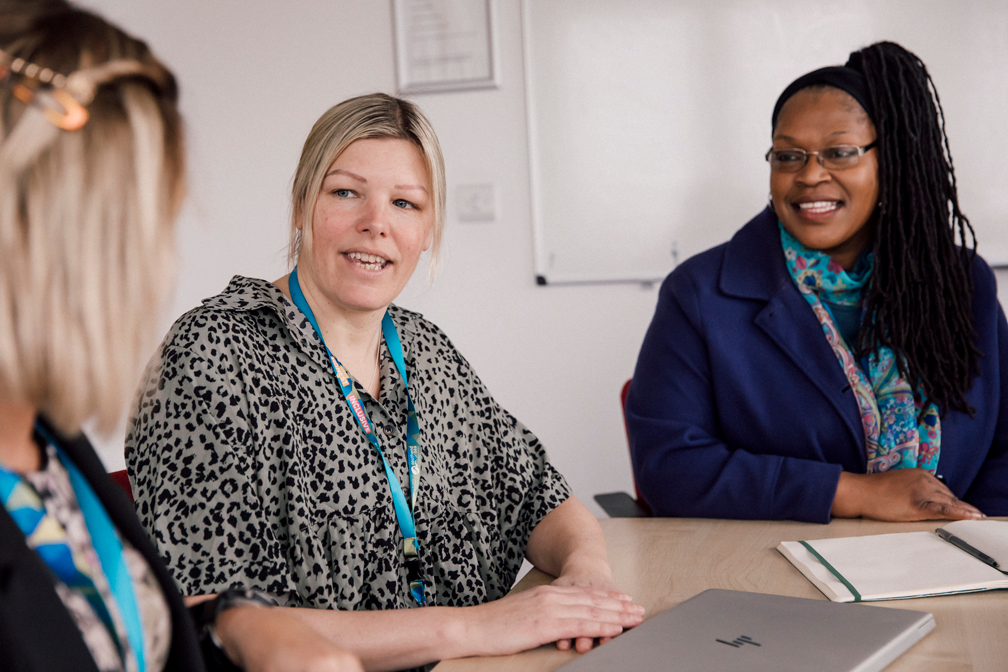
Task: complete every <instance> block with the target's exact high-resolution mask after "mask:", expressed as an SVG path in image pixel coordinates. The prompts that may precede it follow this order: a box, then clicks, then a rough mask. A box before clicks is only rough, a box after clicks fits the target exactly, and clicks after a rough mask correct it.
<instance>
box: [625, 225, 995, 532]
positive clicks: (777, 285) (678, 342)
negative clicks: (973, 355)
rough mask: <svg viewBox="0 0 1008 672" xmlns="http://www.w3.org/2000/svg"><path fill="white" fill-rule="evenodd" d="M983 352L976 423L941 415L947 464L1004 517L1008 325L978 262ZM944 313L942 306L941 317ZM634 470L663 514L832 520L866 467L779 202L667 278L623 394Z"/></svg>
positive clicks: (851, 409) (959, 490) (956, 479)
mask: <svg viewBox="0 0 1008 672" xmlns="http://www.w3.org/2000/svg"><path fill="white" fill-rule="evenodd" d="M971 271H972V274H973V283H974V296H973V315H974V319H975V327H976V331H977V334H978V345H979V347H980V350H981V351H982V352H983V353H984V355H985V356H984V357H983V358H982V359H981V360H980V375H979V377H977V378H976V379H975V380H974V383H973V387H972V388H971V389H970V390H969V392H968V393H967V395H966V400H967V402H968V403H969V404H970V405H972V406H973V407H974V408H975V409H976V415H975V416H974V417H973V418H972V419H971V418H970V417H969V416H968V415H966V414H963V413H959V412H957V411H952V410H950V411H948V412H947V413H946V414H945V416H944V417H942V419H941V454H940V457H939V461H938V473H939V474H941V475H942V476H944V477H945V480H946V483H947V485H948V487H949V488H950V489H951V490H952V492H954V493H955V494H956V496H957V497H959V498H961V499H964V500H966V501H967V502H970V503H971V504H973V505H974V506H976V507H977V508H979V509H980V510H981V511H983V512H984V513H986V514H988V515H1000V516H1004V515H1008V405H1006V403H1008V397H1006V393H1008V323H1006V322H1005V316H1004V313H1003V312H1002V310H1001V306H1000V304H999V303H998V300H997V289H996V285H995V279H994V273H993V272H992V271H991V269H990V267H989V266H988V265H987V264H986V263H985V262H984V261H983V260H981V259H980V258H977V259H976V260H975V261H974V263H973V265H972V269H971ZM934 318H935V319H943V318H944V316H943V315H935V316H934ZM626 414H627V425H628V428H629V433H630V449H631V454H632V459H633V468H634V475H635V477H636V479H637V485H638V487H639V488H640V491H641V493H642V495H643V496H644V499H645V500H646V501H647V503H648V504H649V505H650V506H651V508H652V510H653V511H654V513H655V515H659V516H696V517H710V518H751V519H794V520H803V521H810V522H821V523H826V522H829V520H830V509H831V507H832V505H833V497H834V495H835V494H836V487H837V481H838V480H839V478H840V473H841V470H843V471H850V472H854V473H865V470H866V468H867V460H866V456H865V437H864V430H863V429H862V426H861V419H860V415H859V412H858V406H857V401H856V400H855V398H854V393H853V392H852V391H851V388H850V385H849V384H848V383H847V378H846V377H845V376H844V372H843V369H842V368H841V367H840V364H839V362H838V361H837V358H836V356H835V355H834V354H833V351H832V349H831V348H830V346H829V344H828V343H827V342H826V339H825V338H824V337H823V333H822V329H821V327H820V325H819V322H818V320H817V319H816V317H815V315H814V314H813V312H812V311H811V310H810V309H809V306H808V303H806V301H805V299H804V298H802V296H801V294H800V293H799V291H798V288H797V287H795V284H794V282H793V281H792V280H791V276H790V275H789V274H788V271H787V268H786V266H785V264H784V253H783V251H782V249H781V244H780V235H779V232H778V229H777V217H776V215H775V214H774V213H773V212H771V211H770V210H769V209H768V210H764V211H763V212H762V213H760V214H759V215H757V216H756V217H755V218H753V219H752V220H751V221H750V222H749V223H748V224H746V225H745V226H744V227H743V228H742V229H741V230H740V231H739V232H738V233H736V234H735V236H734V237H733V238H732V239H731V241H729V242H728V243H725V244H724V245H720V246H718V247H715V248H713V249H711V250H708V251H706V252H703V253H702V254H698V255H697V256H695V257H692V258H691V259H689V260H688V261H686V262H685V263H683V264H682V265H681V266H679V267H678V268H677V269H676V270H675V271H674V272H673V273H672V274H671V275H669V276H668V278H666V280H665V282H664V283H663V284H662V288H661V292H660V293H659V296H658V306H657V309H656V311H655V316H654V319H653V320H652V322H651V326H650V328H649V329H648V332H647V335H646V336H645V338H644V345H643V346H642V348H641V352H640V357H639V359H638V360H637V369H636V371H635V372H634V378H633V384H632V385H631V387H630V394H629V396H628V398H627V404H626Z"/></svg>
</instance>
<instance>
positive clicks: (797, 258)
mask: <svg viewBox="0 0 1008 672" xmlns="http://www.w3.org/2000/svg"><path fill="white" fill-rule="evenodd" d="M778 226H779V227H780V234H781V245H782V246H783V248H784V258H785V260H786V261H787V267H788V271H789V272H790V273H791V279H793V280H794V282H795V284H796V285H798V289H799V290H800V291H801V295H802V296H803V297H805V300H806V301H808V304H809V305H810V306H811V307H812V311H813V312H814V313H815V316H816V318H817V319H818V320H819V324H820V325H822V330H823V334H824V335H825V336H826V341H827V342H828V343H829V344H830V347H831V348H832V349H833V354H835V355H836V357H837V359H838V360H839V361H840V366H841V367H843V371H844V374H845V375H846V376H847V380H848V382H850V385H851V389H852V390H853V391H854V396H855V397H856V398H857V403H858V409H859V410H860V411H861V425H862V426H863V427H864V433H865V446H866V449H867V453H868V455H867V457H868V473H869V474H872V473H876V472H880V471H888V470H890V469H911V468H914V467H920V468H921V469H927V470H928V471H930V472H931V473H932V474H933V473H935V472H936V470H937V468H938V454H939V452H940V449H941V421H940V419H939V417H938V409H937V407H936V406H935V405H934V404H929V405H928V407H927V410H926V412H925V413H924V414H923V415H921V414H920V410H921V404H920V403H918V402H916V401H915V400H914V397H913V390H912V388H911V387H910V384H909V383H907V382H906V381H905V380H903V378H902V377H901V376H900V375H899V369H898V367H897V366H896V359H895V356H894V355H893V351H892V350H890V349H889V348H886V347H879V348H878V349H877V350H876V351H875V352H874V353H872V354H870V355H868V357H866V358H865V359H863V360H862V362H861V366H859V365H858V363H857V362H856V361H855V359H854V353H853V350H852V349H851V348H850V346H849V345H848V344H847V343H846V342H845V341H844V338H843V336H841V335H840V330H839V329H837V326H836V321H835V320H834V319H833V316H832V315H831V314H830V311H829V307H828V306H826V305H825V304H824V303H823V302H824V301H825V302H826V303H832V304H836V305H841V306H856V305H858V304H860V302H861V293H862V289H863V287H864V286H865V285H866V284H867V283H868V279H869V278H870V277H871V272H872V264H873V260H872V255H871V254H865V255H862V256H861V258H860V259H859V260H858V263H857V264H856V265H855V267H854V268H853V269H851V271H850V273H848V272H847V271H845V270H844V269H843V268H842V267H841V266H840V265H839V264H837V263H836V262H834V261H833V260H832V259H830V257H829V256H828V255H826V254H824V253H822V252H819V251H818V250H810V249H809V248H807V247H805V246H804V245H802V244H801V243H800V242H798V240H797V239H795V238H794V236H792V235H791V234H790V233H788V232H787V231H786V230H785V229H784V227H783V226H782V225H780V223H778ZM866 372H867V373H866ZM918 417H919V418H920V420H919V421H918Z"/></svg>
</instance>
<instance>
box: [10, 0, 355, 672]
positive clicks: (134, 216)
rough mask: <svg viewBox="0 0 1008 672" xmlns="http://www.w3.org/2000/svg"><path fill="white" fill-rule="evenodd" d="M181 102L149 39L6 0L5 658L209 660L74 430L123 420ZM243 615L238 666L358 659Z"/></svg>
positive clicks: (158, 282) (192, 664)
mask: <svg viewBox="0 0 1008 672" xmlns="http://www.w3.org/2000/svg"><path fill="white" fill-rule="evenodd" d="M176 101H177V88H176V84H175V80H174V77H173V76H172V74H171V73H170V72H169V71H168V70H167V69H166V68H165V67H164V66H163V65H162V64H161V63H160V62H159V61H158V60H157V59H156V58H155V57H154V56H153V55H152V54H151V53H150V51H149V50H148V49H147V47H146V45H145V44H144V43H143V42H140V41H139V40H136V39H134V38H132V37H130V36H128V35H126V34H125V33H123V32H122V31H120V30H119V29H117V28H115V27H114V26H111V25H109V24H108V23H106V22H105V21H104V20H102V19H101V18H99V17H97V16H95V15H93V14H90V13H87V12H82V11H79V10H76V9H74V8H72V7H70V6H68V5H67V4H65V3H64V2H39V1H35V2H25V1H21V2H13V1H9V0H0V667H2V668H3V669H4V670H15V671H17V670H46V671H47V672H48V671H52V670H88V671H94V670H98V671H100V672H110V671H120V670H122V671H129V672H133V671H134V670H139V671H151V672H159V671H161V670H196V671H199V670H203V669H205V665H204V661H203V655H202V653H201V646H200V642H199V641H198V639H197V635H196V632H195V630H194V628H193V625H192V621H191V620H190V616H189V613H188V612H187V610H186V608H185V606H184V604H183V601H182V598H181V596H180V595H179V593H178V591H177V589H176V588H175V585H174V583H173V582H172V580H171V577H170V576H169V575H168V573H167V572H166V571H165V569H164V566H163V565H162V563H161V561H160V559H159V558H158V556H157V553H156V551H155V549H154V546H153V545H152V544H151V543H150V540H149V539H148V538H147V536H146V534H145V533H144V531H143V528H142V527H141V526H140V523H139V522H138V521H137V519H136V515H135V513H134V512H133V510H132V507H131V506H130V503H129V501H128V500H127V499H126V498H125V496H124V495H123V494H122V493H121V492H120V491H119V490H117V488H116V486H115V485H114V484H113V483H112V481H111V480H109V479H108V477H107V476H106V474H105V472H104V469H103V467H102V465H101V462H100V461H99V460H98V458H97V456H96V455H95V453H94V451H93V449H92V448H91V446H90V445H89V443H88V441H87V439H86V438H85V437H84V436H83V435H82V434H81V424H82V423H83V422H84V421H86V420H88V419H92V418H94V419H96V420H97V422H98V426H99V427H100V428H104V429H109V428H111V427H113V426H114V425H115V423H116V421H117V419H118V417H119V414H120V411H121V409H122V408H123V406H124V404H125V401H126V400H127V397H128V396H129V395H130V394H131V393H132V391H133V390H134V388H135V386H136V382H137V376H138V373H139V367H138V365H139V364H140V363H141V360H142V359H143V358H144V357H145V356H146V354H147V353H148V352H149V348H150V346H151V345H152V342H151V339H150V337H151V335H152V334H151V333H150V330H151V328H152V327H154V326H156V324H157V320H156V316H157V309H158V307H159V306H160V304H161V302H162V299H163V298H164V295H165V290H166V289H167V287H168V286H169V284H170V281H171V275H172V273H171V268H172V257H173V249H174V245H173V221H174V219H175V215H176V214H177V212H178V210H179V206H180V204H181V201H182V198H183V195H184V191H185V190H184V181H183V172H184V171H183V167H184V148H183V141H182V123H181V119H180V117H179V113H178V109H177V104H176ZM245 609H249V610H251V609H254V607H249V606H246V607H245ZM245 622H246V628H245V630H244V631H243V633H240V635H233V634H230V633H227V632H222V633H221V634H222V635H224V636H229V639H230V640H233V641H236V642H239V644H240V647H239V651H240V652H243V653H244V654H246V655H245V657H243V658H242V659H241V660H242V662H243V663H248V664H247V665H245V667H246V669H250V670H252V669H299V668H304V667H306V666H307V664H308V663H309V662H324V663H325V664H326V665H328V666H327V667H325V668H324V669H347V670H355V669H360V667H359V664H358V663H357V661H356V660H355V659H354V658H353V657H351V656H349V654H345V653H344V652H342V651H339V650H338V649H336V648H335V647H332V646H331V645H328V644H327V643H326V642H324V641H321V640H318V641H316V640H317V638H316V637H313V636H312V635H311V634H310V633H309V634H306V633H303V632H301V629H300V628H291V627H289V626H285V623H284V621H283V620H282V619H280V620H277V619H273V620H272V621H271V623H272V624H273V625H272V626H271V628H272V629H271V631H270V632H269V633H267V634H265V635H264V633H263V632H261V629H257V628H256V621H255V619H250V618H246V619H245ZM264 643H266V644H269V652H272V655H259V653H260V651H259V649H257V648H256V647H257V646H261V645H262V644H264ZM204 649H205V650H210V649H209V648H207V647H204ZM278 660H279V661H280V663H282V664H277V661H278ZM222 662H223V661H218V660H216V659H213V658H209V659H208V660H207V663H208V667H210V669H214V668H215V667H219V666H220V665H219V663H222ZM229 667H230V669H234V668H233V666H230V663H226V664H224V665H223V668H222V669H228V668H229Z"/></svg>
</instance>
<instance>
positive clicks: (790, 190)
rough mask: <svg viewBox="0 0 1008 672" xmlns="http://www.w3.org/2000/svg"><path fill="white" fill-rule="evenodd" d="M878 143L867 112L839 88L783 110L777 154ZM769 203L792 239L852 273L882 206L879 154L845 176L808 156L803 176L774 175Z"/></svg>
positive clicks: (803, 94)
mask: <svg viewBox="0 0 1008 672" xmlns="http://www.w3.org/2000/svg"><path fill="white" fill-rule="evenodd" d="M874 141H875V125H874V124H872V122H871V120H870V119H869V118H868V115H867V114H866V113H865V111H864V109H862V107H861V106H860V105H859V104H858V102H857V101H856V100H854V98H853V97H851V96H850V95H848V94H847V93H845V92H843V91H840V90H839V89H834V88H809V89H803V90H801V91H799V92H798V93H796V94H794V95H793V96H792V97H791V98H790V99H789V100H788V101H787V102H786V103H785V104H784V107H783V108H782V109H781V112H780V115H779V116H778V118H777V127H776V128H775V129H774V134H773V148H774V149H775V150H780V149H803V150H805V151H806V152H814V151H819V150H822V149H825V148H826V147H834V146H836V145H857V146H859V147H863V146H865V145H867V144H869V143H872V142H874ZM770 197H771V200H772V202H773V207H774V210H776V211H777V216H778V217H779V218H780V221H781V224H783V225H784V228H785V229H787V231H788V233H790V234H791V235H793V236H794V237H795V238H797V239H798V241H799V242H800V243H801V244H802V245H804V246H805V247H809V248H812V249H814V250H820V251H822V252H825V253H826V254H828V255H829V256H830V257H832V258H833V259H834V261H836V262H837V263H839V264H840V265H841V266H843V267H844V268H845V269H848V270H850V269H851V268H853V266H854V262H855V261H856V260H857V257H858V255H859V254H860V253H861V251H862V250H863V249H864V248H865V247H866V246H867V245H868V243H869V242H870V241H871V239H872V236H873V234H874V231H873V214H874V213H875V207H876V205H877V203H878V200H879V185H878V158H877V156H876V151H875V150H870V151H867V152H865V153H864V155H862V156H861V158H860V160H859V161H858V163H857V165H856V166H853V167H851V168H845V169H843V170H827V169H826V168H824V167H823V166H822V165H820V163H819V161H817V160H816V157H815V156H809V157H808V162H807V163H806V164H805V166H804V167H803V168H802V169H801V170H799V171H798V172H794V173H788V172H781V171H778V170H771V171H770Z"/></svg>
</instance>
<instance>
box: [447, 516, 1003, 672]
mask: <svg viewBox="0 0 1008 672" xmlns="http://www.w3.org/2000/svg"><path fill="white" fill-rule="evenodd" d="M599 522H600V523H601V524H602V529H603V530H604V531H605V536H606V542H607V543H608V548H609V562H610V564H611V565H612V569H613V576H614V577H615V579H616V584H617V585H618V586H619V588H620V589H621V590H623V591H625V592H627V593H629V594H630V595H633V596H634V599H635V600H636V601H637V602H638V603H640V604H643V605H644V606H645V607H646V608H647V617H646V618H648V617H651V616H655V615H656V614H659V613H661V612H663V611H665V610H666V609H669V608H670V607H674V606H675V605H677V604H679V603H680V602H682V601H683V600H686V599H688V598H690V597H693V596H694V595H696V594H697V593H699V592H701V591H703V590H706V589H707V588H729V589H733V590H745V591H750V592H758V593H772V594H775V595H791V596H795V597H809V598H813V599H819V600H825V599H826V598H825V597H824V596H823V594H822V593H820V592H819V590H818V589H816V587H815V586H813V585H812V584H811V583H810V582H809V581H808V580H807V579H806V578H805V577H804V576H802V575H801V574H800V573H799V572H798V570H797V569H795V568H794V567H793V566H792V565H791V563H790V562H788V561H787V560H786V559H785V558H784V556H782V555H781V554H780V553H778V552H777V550H776V548H777V544H778V543H780V542H781V541H796V540H803V539H804V540H808V539H824V538H828V537H852V536H861V535H869V534H886V533H890V532H917V531H921V530H933V529H935V528H936V527H939V526H941V524H942V523H938V522H934V521H932V522H925V523H880V522H875V521H867V520H834V521H833V522H832V523H830V524H829V525H814V524H808V523H795V522H790V521H746V520H703V519H696V518H610V519H605V520H601V521H599ZM549 581H550V577H549V576H548V575H546V574H544V573H542V572H540V571H538V570H536V569H533V570H532V571H531V572H529V574H528V575H527V576H526V577H525V578H523V579H522V580H521V581H520V582H519V583H518V585H517V586H515V590H524V589H527V588H531V587H533V586H536V585H539V584H542V583H547V582H549ZM872 604H874V605H877V606H881V607H891V608H904V609H914V610H917V611H929V612H931V613H932V614H934V618H935V622H936V623H937V627H936V628H935V629H934V630H933V631H932V632H931V634H929V635H927V636H926V637H925V638H924V639H923V640H921V641H920V642H918V643H917V644H915V645H914V646H913V647H912V648H911V649H910V650H909V651H907V652H906V653H904V654H903V655H902V656H900V657H899V658H898V659H896V661H895V662H894V663H892V664H891V665H890V666H889V667H887V668H886V672H906V671H909V670H913V671H915V672H923V671H931V670H933V671H939V670H940V671H942V672H946V671H948V672H952V671H955V672H960V671H963V672H965V671H967V670H972V671H975V672H981V671H983V670H1008V591H994V592H986V593H971V594H967V595H949V596H945V597H931V598H924V599H917V600H898V601H890V602H874V603H872ZM576 655H577V654H576V653H572V652H569V651H565V652H561V651H557V650H556V647H554V646H552V645H548V646H542V647H539V648H538V649H533V650H531V651H526V652H524V653H520V654H517V655H514V656H501V657H499V658H464V659H459V660H449V661H444V662H442V663H441V664H439V665H438V666H437V672H462V671H469V670H479V671H481V672H482V671H496V670H501V671H504V670H555V669H557V668H558V667H561V666H562V665H564V664H566V663H568V662H570V661H571V660H572V659H573V658H574V657H575V656H576Z"/></svg>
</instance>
